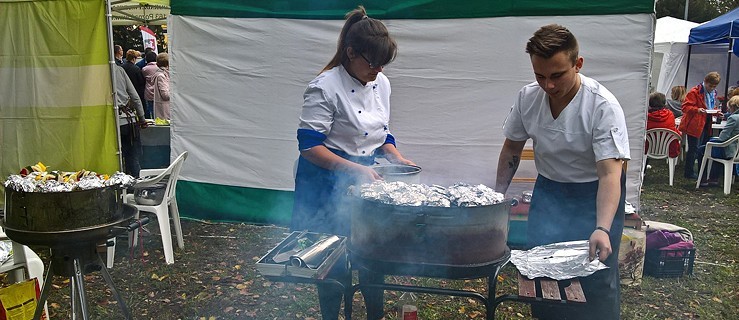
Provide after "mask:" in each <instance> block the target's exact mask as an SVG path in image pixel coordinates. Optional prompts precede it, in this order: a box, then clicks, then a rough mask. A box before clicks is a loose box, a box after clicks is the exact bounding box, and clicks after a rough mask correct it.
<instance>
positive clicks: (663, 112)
mask: <svg viewBox="0 0 739 320" xmlns="http://www.w3.org/2000/svg"><path fill="white" fill-rule="evenodd" d="M665 104H666V99H665V95H664V94H663V93H661V92H653V93H652V94H650V95H649V114H647V130H649V129H657V128H664V129H669V130H672V131H675V133H677V134H678V135H679V134H680V131H679V130H678V129H677V127H675V116H674V115H673V114H672V112H670V110H668V109H667V108H666V107H665ZM647 147H648V146H647V145H645V146H644V150H645V151H646V150H647ZM678 155H680V141H679V140H676V141H672V142H671V143H670V150H669V156H670V158H675V157H677V156H678ZM647 161H649V160H647Z"/></svg>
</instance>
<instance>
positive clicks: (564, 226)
mask: <svg viewBox="0 0 739 320" xmlns="http://www.w3.org/2000/svg"><path fill="white" fill-rule="evenodd" d="M597 194H598V181H597V180H596V181H593V182H585V183H563V182H556V181H553V180H549V179H547V178H545V177H543V176H541V175H539V177H538V178H537V179H536V184H535V185H534V192H533V194H532V198H531V208H530V210H529V219H528V232H527V236H528V243H529V246H530V247H534V246H538V245H544V244H549V243H555V242H564V241H573V240H588V239H590V235H591V234H592V233H593V231H594V230H595V227H596V197H597ZM625 199H626V175H625V174H624V173H623V172H622V173H621V198H620V199H619V205H618V209H617V210H616V216H615V217H614V219H613V223H612V224H611V230H610V232H611V237H610V238H611V248H612V249H613V253H611V255H610V256H608V259H606V261H605V264H606V265H607V266H608V267H609V268H608V269H605V270H600V271H598V272H596V273H594V274H592V275H590V276H588V277H585V278H581V279H580V283H581V284H582V288H583V292H584V293H585V299H586V300H587V304H586V305H585V306H576V307H563V306H552V307H550V306H540V305H532V307H531V312H532V314H533V315H534V317H537V318H539V319H593V318H595V317H597V318H598V319H599V320H605V319H620V312H621V310H620V278H619V273H618V251H619V250H618V249H619V246H620V244H621V234H622V233H623V228H624V203H625Z"/></svg>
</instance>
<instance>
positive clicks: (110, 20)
mask: <svg viewBox="0 0 739 320" xmlns="http://www.w3.org/2000/svg"><path fill="white" fill-rule="evenodd" d="M105 22H106V24H107V26H108V65H110V86H111V89H112V91H111V92H112V98H113V117H114V118H115V134H116V136H115V140H116V145H117V146H118V151H117V152H116V153H117V154H118V170H119V171H121V172H123V171H124V170H123V154H122V152H121V123H120V121H121V119H120V117H119V116H118V106H117V105H116V98H115V71H116V70H115V68H117V67H118V66H117V65H116V64H115V61H114V58H113V50H114V49H113V13H112V9H111V5H110V0H105Z"/></svg>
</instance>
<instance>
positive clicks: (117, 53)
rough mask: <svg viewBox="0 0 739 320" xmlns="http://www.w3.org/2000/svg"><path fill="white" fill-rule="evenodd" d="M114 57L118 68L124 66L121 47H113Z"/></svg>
mask: <svg viewBox="0 0 739 320" xmlns="http://www.w3.org/2000/svg"><path fill="white" fill-rule="evenodd" d="M113 56H114V58H115V64H116V65H117V66H120V65H123V47H121V46H119V45H115V46H113Z"/></svg>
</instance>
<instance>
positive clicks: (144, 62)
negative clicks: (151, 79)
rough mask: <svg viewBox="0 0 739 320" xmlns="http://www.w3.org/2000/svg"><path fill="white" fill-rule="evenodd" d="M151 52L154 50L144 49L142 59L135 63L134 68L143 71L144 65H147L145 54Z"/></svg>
mask: <svg viewBox="0 0 739 320" xmlns="http://www.w3.org/2000/svg"><path fill="white" fill-rule="evenodd" d="M151 51H154V49H152V48H150V47H147V48H146V49H144V56H143V59H141V60H139V61H137V62H136V66H137V67H139V68H141V70H143V69H144V67H146V64H147V62H146V54H147V53H149V52H151Z"/></svg>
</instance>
